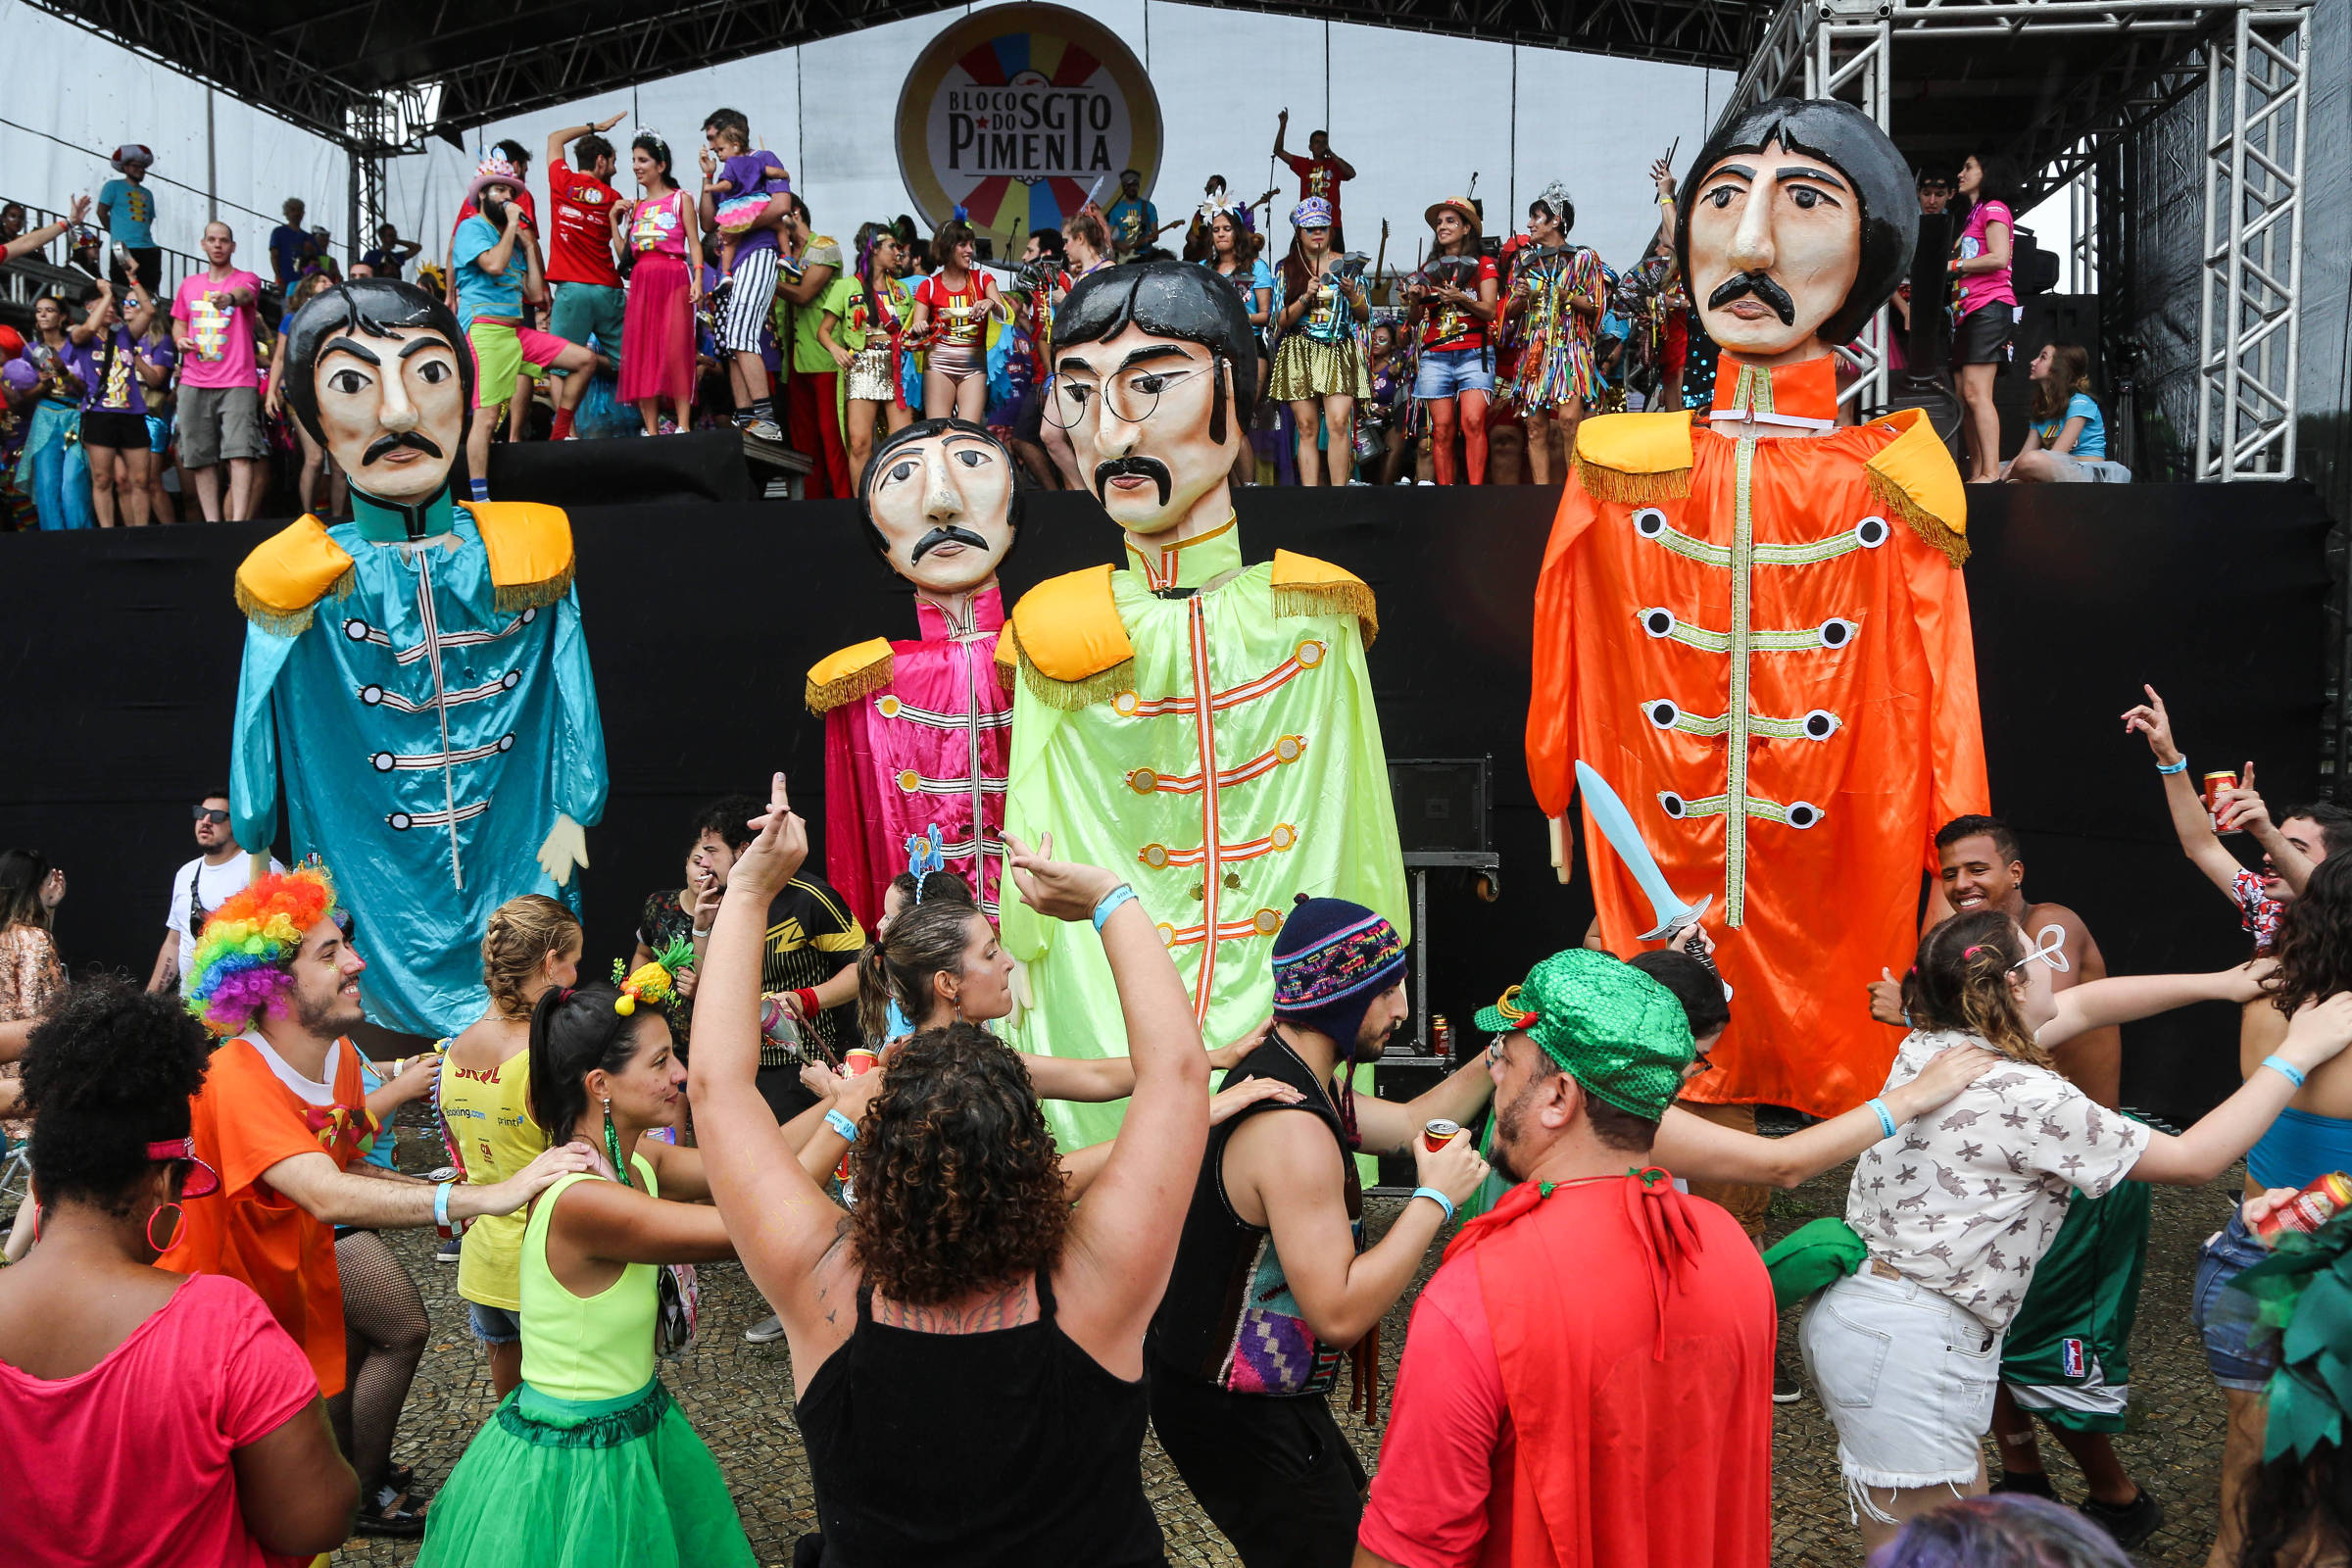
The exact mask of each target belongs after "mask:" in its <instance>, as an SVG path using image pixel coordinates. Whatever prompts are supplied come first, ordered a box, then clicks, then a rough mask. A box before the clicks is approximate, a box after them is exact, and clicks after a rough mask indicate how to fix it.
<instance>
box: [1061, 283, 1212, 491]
mask: <svg viewBox="0 0 2352 1568" xmlns="http://www.w3.org/2000/svg"><path fill="white" fill-rule="evenodd" d="M1256 408H1257V345H1256V341H1255V339H1254V338H1253V337H1252V335H1251V332H1250V316H1249V313H1248V312H1247V311H1246V310H1244V309H1243V308H1242V297H1241V295H1240V294H1238V293H1236V292H1235V290H1234V288H1233V286H1232V285H1231V284H1229V283H1227V282H1226V281H1225V280H1224V279H1223V278H1222V277H1219V276H1218V275H1217V274H1216V273H1214V272H1212V271H1210V270H1208V269H1206V268H1204V267H1195V266H1193V265H1192V264H1190V263H1188V262H1142V263H1131V264H1129V265H1127V266H1125V267H1110V268H1105V269H1103V270H1102V271H1099V272H1093V273H1090V274H1088V275H1087V276H1086V277H1085V278H1084V279H1082V280H1081V281H1080V282H1079V283H1078V285H1077V286H1076V287H1075V288H1073V289H1071V290H1070V292H1069V296H1068V298H1067V299H1065V300H1064V301H1063V302H1062V305H1061V309H1060V310H1058V311H1056V312H1055V313H1054V387H1053V392H1052V401H1051V402H1050V403H1049V404H1048V405H1047V408H1046V417H1048V418H1050V419H1052V420H1053V421H1054V423H1055V424H1057V425H1059V426H1061V427H1062V428H1063V429H1065V430H1067V431H1069V433H1070V445H1071V446H1072V448H1073V449H1075V451H1076V452H1077V455H1078V472H1079V474H1080V475H1081V476H1082V477H1083V478H1084V479H1085V481H1086V484H1087V487H1088V488H1089V489H1091V490H1093V491H1094V492H1095V496H1096V499H1098V500H1099V501H1101V502H1102V503H1103V510H1104V511H1106V512H1108V513H1109V514H1110V517H1111V520H1112V521H1113V522H1116V523H1117V524H1118V525H1119V526H1120V527H1122V528H1124V529H1126V530H1127V532H1129V533H1130V534H1137V535H1152V534H1158V533H1165V532H1166V531H1167V530H1169V529H1171V528H1174V527H1176V526H1177V525H1178V524H1180V523H1182V522H1184V521H1185V520H1186V519H1188V518H1190V517H1193V516H1194V515H1195V514H1196V513H1201V514H1203V515H1204V517H1205V522H1204V525H1206V526H1214V525H1215V524H1217V523H1221V522H1223V521H1224V520H1225V517H1226V516H1227V515H1229V514H1230V513H1231V511H1232V509H1233V502H1232V496H1231V494H1230V492H1228V490H1227V489H1226V475H1227V474H1228V473H1230V472H1231V471H1232V468H1233V458H1234V453H1235V452H1236V451H1237V450H1238V449H1239V447H1240V445H1241V443H1242V442H1243V441H1245V440H1247V439H1248V438H1249V429H1250V417H1251V416H1252V415H1253V414H1254V413H1255V412H1256Z"/></svg>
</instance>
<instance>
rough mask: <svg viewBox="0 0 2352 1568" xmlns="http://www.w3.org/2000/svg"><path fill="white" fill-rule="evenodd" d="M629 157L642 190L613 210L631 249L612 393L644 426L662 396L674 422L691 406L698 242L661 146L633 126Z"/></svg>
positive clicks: (651, 425)
mask: <svg viewBox="0 0 2352 1568" xmlns="http://www.w3.org/2000/svg"><path fill="white" fill-rule="evenodd" d="M629 162H630V164H631V166H632V167H633V168H634V169H635V170H636V172H637V186H638V188H639V189H640V190H642V191H644V192H645V194H644V196H643V197H642V198H640V199H639V200H638V201H637V203H636V204H635V205H634V206H632V207H629V208H627V209H625V210H621V211H617V212H615V213H614V215H613V221H614V223H615V224H616V225H617V226H618V229H619V235H618V237H619V240H620V242H621V244H622V245H624V246H625V247H626V248H627V249H628V251H629V252H630V253H632V254H633V255H634V256H635V257H636V259H637V260H636V265H635V267H634V268H633V269H632V270H630V272H629V305H628V316H627V318H626V319H625V321H624V323H623V325H622V330H621V339H622V341H623V342H625V343H626V344H627V345H628V347H627V349H626V350H625V351H624V352H623V353H622V355H621V359H620V401H621V402H623V403H634V404H636V405H637V414H638V417H640V418H642V419H644V420H645V433H646V434H647V435H653V434H656V433H657V431H658V430H659V428H660V421H661V414H662V400H663V399H665V398H666V399H667V400H668V401H669V404H670V406H671V407H672V408H673V409H674V410H675V411H676V423H675V425H674V428H676V429H679V430H683V429H686V428H687V427H688V425H689V423H690V418H689V415H690V414H691V411H692V410H693V407H694V307H695V303H696V302H697V301H698V300H700V299H701V298H702V296H703V281H702V279H703V246H702V241H701V239H700V238H699V237H698V236H697V234H696V232H695V221H694V209H693V208H692V207H690V206H688V205H687V201H686V193H685V192H684V191H681V190H680V189H678V187H677V185H676V183H675V182H674V181H672V180H671V179H670V177H669V147H668V144H667V143H665V142H663V141H662V138H661V137H659V136H657V135H655V134H654V133H653V132H652V131H650V130H640V131H639V132H638V133H637V139H636V141H635V142H634V143H633V144H632V145H631V151H630V154H629Z"/></svg>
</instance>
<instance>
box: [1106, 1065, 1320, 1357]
mask: <svg viewBox="0 0 2352 1568" xmlns="http://www.w3.org/2000/svg"><path fill="white" fill-rule="evenodd" d="M1251 1078H1273V1079H1278V1080H1279V1081H1281V1082H1283V1083H1286V1084H1289V1085H1290V1086H1291V1087H1292V1088H1293V1089H1296V1090H1298V1091H1299V1097H1300V1099H1299V1103H1298V1104H1296V1105H1280V1104H1276V1103H1273V1102H1271V1101H1260V1102H1259V1103H1256V1104H1254V1105H1250V1106H1248V1107H1247V1108H1245V1109H1243V1110H1242V1111H1240V1112H1239V1113H1238V1114H1236V1115H1235V1116H1233V1117H1232V1118H1231V1119H1229V1120H1227V1121H1225V1122H1224V1123H1222V1124H1221V1125H1219V1126H1215V1127H1211V1128H1210V1129H1209V1130H1208V1151H1207V1152H1206V1153H1205V1154H1203V1155H1202V1156H1201V1176H1200V1179H1199V1180H1198V1181H1196V1182H1195V1183H1194V1184H1193V1203H1192V1207H1191V1208H1190V1209H1189V1210H1187V1211H1186V1213H1185V1216H1184V1235H1183V1238H1182V1240H1181V1241H1180V1242H1179V1243H1178V1244H1177V1248H1176V1267H1175V1270H1174V1272H1173V1273H1171V1274H1170V1275H1169V1277H1168V1289H1167V1292H1166V1294H1164V1295H1163V1296H1161V1297H1160V1299H1159V1310H1158V1312H1156V1313H1155V1314H1153V1316H1152V1333H1151V1335H1150V1336H1149V1338H1148V1339H1147V1341H1146V1342H1145V1343H1146V1348H1147V1350H1148V1352H1149V1356H1148V1358H1149V1359H1151V1360H1153V1361H1156V1362H1157V1363H1158V1364H1159V1366H1160V1367H1161V1368H1162V1369H1164V1370H1165V1371H1167V1372H1171V1373H1174V1374H1175V1375H1176V1376H1178V1377H1181V1378H1184V1379H1186V1380H1187V1381H1190V1382H1196V1383H1207V1384H1210V1385H1212V1386H1214V1387H1217V1388H1221V1389H1225V1390H1227V1391H1228V1392H1230V1393H1235V1394H1260V1395H1294V1394H1318V1395H1319V1394H1323V1393H1326V1392H1328V1391H1329V1390H1330V1388H1331V1386H1332V1384H1333V1383H1335V1382H1336V1381H1337V1380H1338V1378H1339V1373H1340V1364H1341V1362H1342V1361H1343V1360H1344V1359H1345V1357H1346V1354H1347V1349H1346V1347H1334V1346H1329V1345H1325V1344H1324V1343H1323V1342H1322V1341H1321V1340H1318V1339H1316V1338H1315V1337H1314V1335H1313V1333H1312V1332H1311V1331H1310V1330H1309V1329H1308V1328H1307V1327H1306V1323H1305V1320H1304V1319H1303V1318H1302V1317H1300V1316H1299V1307H1298V1303H1297V1301H1295V1300H1294V1299H1292V1297H1291V1292H1290V1284H1289V1281H1288V1279H1287V1278H1286V1277H1285V1276H1284V1274H1283V1272H1282V1259H1281V1258H1280V1257H1279V1256H1278V1255H1276V1253H1275V1250H1274V1238H1273V1235H1272V1234H1271V1233H1270V1232H1269V1231H1267V1230H1266V1228H1265V1227H1264V1226H1262V1225H1251V1224H1250V1223H1249V1222H1248V1221H1246V1220H1244V1219H1243V1218H1242V1217H1241V1216H1240V1215H1238V1214H1236V1213H1235V1212H1234V1211H1233V1204H1232V1203H1231V1202H1230V1201H1228V1200H1227V1198H1226V1196H1225V1145H1226V1143H1227V1142H1228V1141H1229V1140H1230V1139H1231V1138H1232V1137H1233V1132H1234V1129H1235V1128H1237V1127H1239V1126H1241V1125H1242V1123H1244V1122H1245V1121H1248V1120H1249V1119H1250V1117H1252V1116H1255V1115H1260V1114H1262V1113H1264V1112H1266V1111H1270V1110H1293V1111H1299V1110H1303V1111H1307V1112H1310V1113H1311V1114H1313V1115H1314V1116H1315V1117H1316V1119H1318V1120H1319V1121H1321V1122H1322V1123H1323V1124H1324V1125H1325V1126H1326V1127H1328V1128H1330V1129H1331V1136H1332V1141H1333V1142H1334V1143H1336V1144H1338V1145H1339V1146H1340V1155H1341V1159H1340V1163H1341V1166H1342V1168H1343V1169H1345V1170H1346V1172H1347V1177H1346V1180H1347V1184H1348V1185H1347V1202H1348V1221H1349V1222H1350V1223H1351V1224H1353V1225H1354V1226H1355V1227H1356V1228H1357V1234H1358V1241H1359V1244H1360V1241H1361V1232H1362V1221H1363V1214H1364V1192H1363V1185H1362V1183H1361V1182H1360V1181H1359V1180H1358V1178H1357V1176H1356V1170H1355V1161H1354V1160H1353V1159H1352V1158H1350V1157H1348V1156H1350V1155H1351V1154H1353V1153H1354V1150H1353V1149H1352V1148H1351V1147H1350V1146H1349V1144H1348V1134H1347V1131H1346V1129H1345V1128H1343V1127H1342V1126H1341V1125H1340V1118H1339V1114H1338V1112H1337V1111H1335V1110H1334V1109H1333V1108H1332V1103H1331V1099H1330V1096H1329V1095H1328V1093H1327V1092H1326V1090H1325V1087H1324V1086H1323V1085H1321V1084H1318V1083H1317V1082H1315V1075H1314V1071H1313V1069H1311V1068H1309V1067H1308V1066H1307V1064H1306V1063H1305V1062H1304V1061H1302V1060H1300V1059H1299V1055H1298V1054H1297V1053H1296V1052H1294V1051H1292V1050H1291V1049H1290V1047H1289V1046H1287V1045H1285V1044H1283V1041H1282V1036H1281V1033H1280V1031H1279V1030H1277V1031H1276V1032H1275V1033H1273V1034H1270V1035H1268V1036H1267V1037H1266V1042H1265V1044H1263V1045H1261V1046H1259V1047H1258V1048H1257V1049H1256V1050H1255V1051H1252V1052H1251V1053H1250V1054H1249V1055H1247V1056H1244V1057H1243V1058H1242V1059H1241V1061H1240V1062H1239V1063H1238V1064H1236V1065H1235V1067H1234V1069H1233V1071H1232V1072H1230V1073H1228V1074H1227V1075H1226V1078H1225V1084H1226V1087H1228V1088H1230V1087H1232V1086H1233V1085H1235V1084H1238V1083H1243V1082H1246V1081H1247V1080H1249V1079H1251Z"/></svg>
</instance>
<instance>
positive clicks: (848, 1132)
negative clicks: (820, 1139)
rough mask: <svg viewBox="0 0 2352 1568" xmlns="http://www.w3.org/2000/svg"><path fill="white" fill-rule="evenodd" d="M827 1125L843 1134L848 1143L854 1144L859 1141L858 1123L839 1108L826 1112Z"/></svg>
mask: <svg viewBox="0 0 2352 1568" xmlns="http://www.w3.org/2000/svg"><path fill="white" fill-rule="evenodd" d="M825 1125H826V1126H828V1127H830V1128H832V1129H833V1130H834V1131H835V1132H837V1133H839V1134H841V1136H842V1138H843V1140H844V1141H846V1142H848V1143H853V1144H854V1143H856V1142H857V1141H858V1124H857V1123H856V1122H854V1121H852V1120H850V1118H849V1117H847V1116H845V1115H843V1114H842V1113H841V1112H840V1111H838V1110H828V1111H826V1112H825Z"/></svg>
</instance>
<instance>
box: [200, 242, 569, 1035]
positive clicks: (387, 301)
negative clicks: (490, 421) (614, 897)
mask: <svg viewBox="0 0 2352 1568" xmlns="http://www.w3.org/2000/svg"><path fill="white" fill-rule="evenodd" d="M278 352H279V353H280V355H282V356H283V361H282V363H281V365H280V366H279V368H278V376H279V384H280V386H281V387H282V388H283V391H284V395H285V398H286V401H287V402H288V403H289V404H290V405H291V406H292V408H293V410H294V415H295V417H296V418H298V419H300V420H301V421H302V425H303V428H304V429H306V430H308V431H310V433H311V435H312V436H313V437H314V438H315V439H316V440H317V441H318V442H319V445H320V446H321V447H322V448H324V449H325V451H326V452H327V454H328V455H329V456H330V457H331V458H332V459H333V460H334V461H335V463H336V464H337V465H338V466H341V468H342V469H343V471H344V473H345V474H346V475H348V476H349V478H350V482H351V505H352V513H353V520H352V521H350V522H346V523H339V524H336V525H334V526H332V527H329V526H328V525H326V524H325V523H322V522H320V521H319V519H318V518H317V517H313V516H305V517H303V518H302V519H301V520H300V521H298V522H296V523H294V524H292V525H291V526H290V527H287V528H286V529H284V530H283V531H281V532H279V533H278V534H276V535H274V536H273V537H271V538H270V540H269V541H268V542H267V543H265V544H263V545H262V546H261V547H260V548H259V549H257V550H255V551H254V552H253V554H252V555H250V556H248V557H246V558H245V563H244V564H243V565H241V566H240V567H238V568H237V585H236V594H237V607H238V608H239V609H240V610H242V611H244V612H245V618H246V622H247V624H246V630H245V664H244V671H243V674H242V676H241V677H240V679H239V681H238V687H237V710H236V736H235V743H234V745H235V750H234V756H233V758H232V760H231V764H230V786H229V796H230V801H229V804H230V807H231V809H232V812H233V814H234V819H235V823H236V830H237V838H238V842H240V843H243V844H252V845H268V844H270V842H272V841H273V840H274V839H275V837H276V835H277V811H278V800H279V794H280V789H281V784H280V779H281V776H282V779H283V784H282V789H283V794H284V798H285V802H286V806H287V808H288V812H289V815H290V817H291V820H292V828H293V848H294V853H295V854H296V855H297V856H301V855H306V854H309V853H312V852H314V851H315V852H317V853H319V855H322V856H323V857H325V858H326V860H327V863H329V864H331V865H332V866H334V867H335V874H336V881H337V883H338V885H339V887H340V889H341V891H342V893H343V896H344V898H345V900H346V901H347V903H348V904H349V906H350V907H352V908H353V909H354V910H356V911H358V914H359V918H360V920H361V933H360V935H361V939H362V941H363V943H364V951H365V953H366V955H367V957H368V968H367V970H366V971H365V972H364V973H363V974H362V975H361V977H360V987H361V993H362V996H363V998H364V999H365V1001H366V1003H367V1005H368V1016H369V1017H371V1018H372V1019H374V1020H375V1021H376V1022H378V1023H381V1024H384V1025H386V1026H388V1027H390V1028H394V1029H400V1030H405V1031H409V1032H412V1033H417V1034H436V1035H439V1034H451V1033H454V1032H456V1031H457V1030H459V1029H462V1028H464V1027H465V1026H466V1024H469V1023H471V1022H472V1021H473V1020H474V1019H475V1018H476V1017H478V1016H479V1015H480V1013H481V1010H482V1008H483V1006H484V1005H485V1002H486V999H485V995H484V992H483V989H482V983H481V959H480V953H481V936H482V930H483V928H484V926H485V925H486V924H487V923H488V920H489V917H490V911H491V910H493V909H495V908H496V907H498V906H499V905H501V904H503V903H505V902H506V901H507V900H509V899H512V898H515V897H516V896H517V895H520V894H524V893H544V894H549V895H552V896H554V897H557V898H560V899H563V900H564V902H566V903H567V904H569V905H571V906H572V907H574V909H575V910H576V908H577V907H578V904H579V885H578V883H577V881H576V880H575V879H574V878H573V876H572V871H573V868H574V867H576V866H580V865H585V864H586V863H587V843H586V837H585V834H584V832H583V829H585V828H586V827H589V826H591V825H593V824H594V823H595V822H596V821H597V819H598V818H599V817H600V816H602V815H603V814H604V809H605V785H606V777H605V736H604V726H603V723H602V721H601V720H600V719H599V718H598V715H597V707H596V682H595V680H594V678H593V677H592V676H591V675H590V673H589V667H588V643H587V638H586V636H585V635H584V634H583V632H582V630H581V627H580V606H579V599H578V596H577V595H576V593H575V592H574V591H573V588H572V544H571V525H570V522H569V520H568V519H567V518H566V517H565V516H564V513H563V512H562V511H561V510H560V509H558V508H555V507H544V506H535V505H528V504H521V503H497V504H494V503H488V502H472V503H467V504H464V505H461V504H460V503H458V502H457V501H456V500H455V499H454V495H453V492H452V481H451V475H450V469H451V465H452V463H453V461H454V460H455V458H456V457H457V455H458V453H459V452H460V451H461V450H462V449H463V447H464V445H465V441H466V426H467V423H468V421H469V419H470V418H471V417H472V414H473V361H472V357H471V356H470V355H469V354H468V353H467V352H466V337H465V334H464V332H463V331H462V330H461V329H460V327H459V325H458V322H457V319H455V318H454V317H452V316H451V315H450V313H449V311H448V310H447V309H446V308H445V307H444V306H442V305H441V303H440V302H439V301H437V300H435V299H433V298H432V297H431V296H429V295H427V294H426V293H424V292H423V291H422V290H420V289H417V288H415V287H412V286H411V285H409V284H406V283H400V282H394V281H391V280H389V279H378V278H355V279H353V280H352V281H350V282H348V283H344V284H341V285H339V286H337V287H335V288H331V289H328V290H326V291H325V292H323V293H321V294H319V295H318V296H317V297H315V298H314V299H313V300H312V301H311V302H310V303H309V304H307V305H305V306H304V307H303V308H302V309H301V310H300V311H299V312H297V313H296V314H295V315H294V316H293V317H292V318H291V319H289V320H288V321H287V322H286V324H285V327H284V330H283V333H282V337H281V342H280V345H279V350H278Z"/></svg>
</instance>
